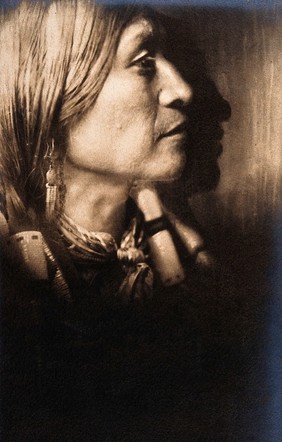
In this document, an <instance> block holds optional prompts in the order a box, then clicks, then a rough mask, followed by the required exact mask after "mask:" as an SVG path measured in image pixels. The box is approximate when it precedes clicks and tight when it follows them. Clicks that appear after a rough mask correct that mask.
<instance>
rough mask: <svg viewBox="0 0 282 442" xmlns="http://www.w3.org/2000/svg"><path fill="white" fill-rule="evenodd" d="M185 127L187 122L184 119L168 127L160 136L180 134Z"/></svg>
mask: <svg viewBox="0 0 282 442" xmlns="http://www.w3.org/2000/svg"><path fill="white" fill-rule="evenodd" d="M186 129H187V123H186V121H183V122H181V123H179V124H177V125H175V126H173V127H172V128H171V129H169V130H168V131H167V132H164V133H163V134H161V135H160V138H164V137H171V136H173V135H177V134H182V133H183V132H185V131H186Z"/></svg>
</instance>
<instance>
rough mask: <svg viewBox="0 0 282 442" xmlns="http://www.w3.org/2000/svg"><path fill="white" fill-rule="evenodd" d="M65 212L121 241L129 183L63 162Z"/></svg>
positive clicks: (85, 225)
mask: <svg viewBox="0 0 282 442" xmlns="http://www.w3.org/2000/svg"><path fill="white" fill-rule="evenodd" d="M64 182H65V185H66V198H65V207H64V211H65V213H66V215H68V216H69V217H70V218H72V220H73V221H74V222H75V223H77V224H79V225H80V226H81V227H84V228H85V229H87V230H89V231H96V232H107V233H110V234H111V235H112V236H113V237H114V238H115V240H116V241H120V239H121V235H122V233H123V231H124V228H125V225H124V223H125V209H126V201H127V199H128V194H129V188H130V185H129V183H128V182H125V181H121V180H118V179H117V178H115V177H109V176H107V175H103V174H97V173H94V172H92V171H85V170H82V169H78V168H77V167H75V166H73V165H72V164H71V163H69V162H68V161H66V163H65V165H64Z"/></svg>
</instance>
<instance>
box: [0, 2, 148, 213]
mask: <svg viewBox="0 0 282 442" xmlns="http://www.w3.org/2000/svg"><path fill="white" fill-rule="evenodd" d="M144 14H145V11H144V10H143V9H140V8H139V7H134V6H124V7H110V6H103V5H101V4H96V3H94V1H87V0H54V1H50V2H48V3H46V4H43V3H41V2H39V3H34V2H32V1H24V2H22V3H20V5H19V6H18V7H17V8H16V9H14V10H12V11H9V12H6V13H5V14H2V18H1V23H0V25H1V31H0V63H1V64H0V173H1V176H2V178H3V182H4V183H5V187H6V192H7V193H8V194H9V195H10V197H11V198H12V200H13V204H14V206H15V208H16V210H17V211H18V213H23V212H26V210H27V208H28V207H32V208H33V209H35V210H37V211H38V208H40V207H41V206H42V200H43V199H44V193H45V186H44V173H43V168H42V164H43V158H44V155H45V153H46V149H47V145H48V143H50V142H51V139H54V140H55V145H56V146H60V151H59V155H61V156H63V155H64V153H65V148H66V146H65V145H64V134H65V133H66V131H67V129H68V127H69V126H70V125H71V124H72V123H73V122H74V121H75V120H77V119H78V118H80V117H81V116H82V115H83V114H84V113H85V112H86V111H87V110H88V109H89V108H90V107H91V106H92V105H93V104H94V103H95V100H96V99H97V96H98V95H99V92H100V91H101V89H102V86H103V84H104V81H105V79H106V77H107V75H108V73H109V71H110V69H111V66H112V62H113V59H114V56H115V53H116V49H117V45H118V42H119V39H120V36H121V33H122V31H123V29H124V27H125V26H126V25H127V24H129V23H130V22H131V21H133V20H134V19H136V18H138V17H140V16H141V15H143V16H144Z"/></svg>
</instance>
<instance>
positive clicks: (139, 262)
mask: <svg viewBox="0 0 282 442" xmlns="http://www.w3.org/2000/svg"><path fill="white" fill-rule="evenodd" d="M57 225H58V229H59V232H60V233H61V236H62V238H63V239H64V240H65V242H66V243H67V248H68V250H69V252H70V254H71V256H72V257H73V259H74V261H75V262H77V263H80V264H86V265H87V266H88V268H89V267H92V268H93V266H94V270H95V264H96V265H97V264H106V263H110V262H113V261H116V260H118V261H119V262H120V263H121V265H122V270H123V273H124V279H123V281H122V283H121V285H120V287H119V289H118V292H117V293H116V295H117V296H120V297H121V298H122V299H123V300H124V301H126V302H128V301H130V300H137V301H138V300H143V299H148V298H150V297H151V296H152V288H153V272H152V270H151V268H150V267H149V265H148V264H147V263H146V260H148V256H147V255H146V252H145V249H146V241H145V236H144V230H143V228H142V225H141V219H140V217H138V215H137V216H135V217H133V218H132V219H131V222H130V223H129V227H128V229H127V230H126V231H125V232H124V234H123V236H122V239H121V243H120V246H119V247H118V245H117V243H116V241H115V240H114V238H113V237H112V236H111V235H110V234H109V233H106V232H89V231H87V230H86V229H84V228H83V227H81V226H79V225H77V224H76V223H75V222H74V221H73V220H72V219H71V218H70V217H69V216H67V215H66V214H61V215H59V217H58V224H57Z"/></svg>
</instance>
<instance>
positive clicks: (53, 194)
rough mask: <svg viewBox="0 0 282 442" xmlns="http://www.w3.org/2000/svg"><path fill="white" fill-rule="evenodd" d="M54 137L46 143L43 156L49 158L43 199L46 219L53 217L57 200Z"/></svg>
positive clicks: (49, 219)
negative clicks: (45, 150)
mask: <svg viewBox="0 0 282 442" xmlns="http://www.w3.org/2000/svg"><path fill="white" fill-rule="evenodd" d="M54 148H55V147H54V139H52V141H51V146H49V145H48V148H47V153H46V155H45V158H47V159H48V160H49V168H48V170H47V173H46V200H45V203H46V205H45V210H46V212H45V215H46V219H47V220H48V221H51V220H52V219H53V217H54V212H55V206H56V200H57V191H58V186H57V172H56V169H55V168H54Z"/></svg>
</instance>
